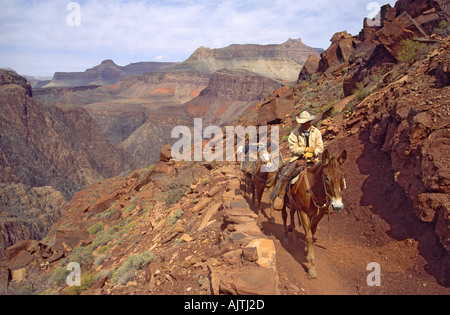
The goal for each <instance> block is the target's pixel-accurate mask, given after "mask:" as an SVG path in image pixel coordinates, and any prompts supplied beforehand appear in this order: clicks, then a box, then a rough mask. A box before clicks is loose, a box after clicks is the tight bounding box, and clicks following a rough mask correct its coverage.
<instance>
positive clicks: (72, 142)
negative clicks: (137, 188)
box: [0, 72, 136, 246]
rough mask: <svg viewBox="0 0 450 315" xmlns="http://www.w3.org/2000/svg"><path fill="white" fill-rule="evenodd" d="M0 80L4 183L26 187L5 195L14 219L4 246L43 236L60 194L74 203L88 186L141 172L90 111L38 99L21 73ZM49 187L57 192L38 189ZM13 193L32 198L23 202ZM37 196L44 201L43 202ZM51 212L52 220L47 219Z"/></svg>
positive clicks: (0, 158) (1, 175)
mask: <svg viewBox="0 0 450 315" xmlns="http://www.w3.org/2000/svg"><path fill="white" fill-rule="evenodd" d="M0 78H3V79H4V78H6V79H5V80H2V81H1V82H2V84H0V182H1V183H4V184H5V185H10V184H11V183H14V185H16V184H18V183H20V184H21V185H22V186H5V187H4V188H5V194H3V195H2V200H1V202H2V205H1V211H2V213H3V214H4V213H9V214H10V215H12V216H8V220H7V222H8V223H7V226H8V232H7V233H6V234H7V236H5V235H6V234H3V236H4V238H3V240H4V241H5V242H7V243H6V244H4V245H5V246H9V245H11V244H12V243H9V242H14V241H17V240H18V239H20V237H21V236H20V235H22V236H26V237H33V238H39V237H42V235H43V233H44V232H45V230H46V228H48V227H49V226H50V225H51V224H52V223H53V221H54V219H55V218H57V217H58V213H59V212H60V211H62V208H61V207H60V206H61V205H62V204H61V202H59V201H58V200H59V199H60V198H59V197H58V198H56V197H55V198H54V202H53V201H51V200H50V199H51V198H52V197H51V196H57V194H58V193H59V194H62V195H64V196H65V197H66V198H67V199H70V197H71V196H72V195H73V194H74V193H76V192H77V191H79V190H80V189H82V188H83V187H86V186H88V185H91V184H92V183H95V182H97V181H99V180H101V179H103V178H108V177H111V176H114V175H117V174H120V173H121V172H123V171H124V170H126V169H130V168H131V169H132V168H135V167H136V163H135V162H134V161H133V158H132V157H131V156H129V155H128V154H127V153H126V152H124V151H123V150H121V149H119V148H118V147H116V146H114V145H113V144H112V143H111V142H110V141H109V140H107V139H106V137H105V136H104V135H103V133H102V131H101V129H100V128H99V127H98V125H97V124H96V123H95V121H94V120H93V119H92V117H91V116H90V115H89V113H88V112H87V111H86V110H84V109H82V108H65V109H61V108H58V107H54V106H50V105H46V104H44V103H42V102H40V101H38V100H36V99H34V98H32V97H31V96H30V95H31V89H29V85H28V84H26V83H25V82H26V80H25V79H23V78H22V77H20V76H18V75H17V74H12V73H10V72H7V73H5V72H1V75H0ZM11 79H12V80H11ZM44 186H51V187H52V188H51V189H50V188H48V189H47V188H46V189H44V190H47V191H48V193H47V192H42V193H39V188H38V187H44ZM52 189H53V190H52ZM7 191H9V193H6V192H7ZM11 191H17V194H16V195H21V196H28V197H24V198H21V202H19V201H18V200H17V199H16V197H14V196H15V194H14V193H12V192H11ZM18 191H21V193H18ZM57 191H58V192H57ZM49 194H50V197H49V201H48V202H45V200H46V199H45V198H46V197H45V196H46V195H49ZM36 196H41V197H42V198H43V199H42V200H43V201H41V202H38V201H37V199H39V198H38V197H36ZM12 197H14V198H12ZM44 197H45V198H44ZM27 200H28V201H27ZM27 205H28V206H29V207H28V208H27ZM33 209H37V210H33ZM10 210H13V211H14V213H11V211H10ZM22 210H23V211H22ZM47 210H48V211H50V212H48V214H49V219H45V220H44V219H43V217H44V216H45V213H47ZM27 211H29V212H27ZM33 211H34V212H36V213H39V211H42V213H43V214H37V215H34V214H33ZM19 212H20V214H18V213H19ZM50 213H51V214H50ZM26 218H29V219H26ZM39 218H41V219H42V220H41V219H39ZM52 220H53V221H52ZM32 221H36V222H35V223H30V222H32ZM12 222H16V223H12ZM33 224H35V225H37V226H38V227H36V228H35V227H33V226H34V225H33ZM13 226H14V228H12V227H13ZM19 226H22V227H19ZM24 229H25V231H28V232H24ZM16 232H17V234H15V233H16ZM38 232H39V233H38Z"/></svg>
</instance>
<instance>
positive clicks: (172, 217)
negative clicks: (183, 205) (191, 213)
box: [167, 210, 184, 226]
mask: <svg viewBox="0 0 450 315" xmlns="http://www.w3.org/2000/svg"><path fill="white" fill-rule="evenodd" d="M183 213H184V212H183V210H177V211H174V212H172V213H171V214H170V215H169V217H168V218H167V224H168V225H169V226H172V225H174V224H175V223H177V221H178V220H179V219H180V218H181V216H182V215H183Z"/></svg>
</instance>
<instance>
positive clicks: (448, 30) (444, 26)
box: [434, 20, 450, 36]
mask: <svg viewBox="0 0 450 315" xmlns="http://www.w3.org/2000/svg"><path fill="white" fill-rule="evenodd" d="M434 32H435V33H436V34H438V35H441V36H447V35H449V34H450V23H449V22H447V21H446V20H442V21H441V22H440V23H439V26H438V27H437V28H436V29H435V30H434Z"/></svg>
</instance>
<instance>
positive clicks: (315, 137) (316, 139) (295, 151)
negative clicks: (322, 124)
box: [289, 126, 324, 162]
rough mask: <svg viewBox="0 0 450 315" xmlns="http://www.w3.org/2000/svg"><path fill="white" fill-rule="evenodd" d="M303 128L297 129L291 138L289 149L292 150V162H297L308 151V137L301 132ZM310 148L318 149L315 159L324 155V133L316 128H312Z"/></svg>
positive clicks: (315, 152)
mask: <svg viewBox="0 0 450 315" xmlns="http://www.w3.org/2000/svg"><path fill="white" fill-rule="evenodd" d="M300 129H301V126H299V127H298V128H296V129H295V130H294V131H293V132H292V133H291V135H290V136H289V149H290V150H291V154H292V159H291V160H290V162H292V161H295V160H297V159H298V158H299V157H301V156H303V154H305V150H306V137H305V136H304V135H303V133H302V132H300ZM309 147H310V148H316V150H315V151H314V155H315V157H318V156H319V155H320V154H322V153H323V151H324V148H323V140H322V133H321V132H320V131H319V129H317V128H316V127H314V126H311V131H310V134H309Z"/></svg>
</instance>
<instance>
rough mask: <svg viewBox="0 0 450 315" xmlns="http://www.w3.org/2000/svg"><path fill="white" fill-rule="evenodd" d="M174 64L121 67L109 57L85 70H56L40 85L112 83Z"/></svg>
mask: <svg viewBox="0 0 450 315" xmlns="http://www.w3.org/2000/svg"><path fill="white" fill-rule="evenodd" d="M174 64H175V63H172V62H138V63H132V64H129V65H128V66H125V67H121V66H118V65H117V64H116V63H115V62H114V61H113V60H111V59H107V60H104V61H102V62H101V64H100V65H98V66H95V67H93V68H90V69H87V70H86V71H84V72H56V73H55V75H54V76H53V79H52V80H51V81H50V82H49V83H47V84H46V85H43V86H38V87H43V88H49V87H77V86H90V85H97V86H99V85H100V86H102V85H110V84H115V83H117V82H118V81H119V80H120V79H122V78H124V77H127V76H135V75H142V74H143V73H146V72H154V71H158V70H162V69H165V68H168V67H170V66H173V65H174Z"/></svg>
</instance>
